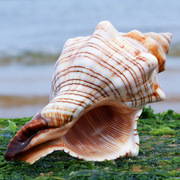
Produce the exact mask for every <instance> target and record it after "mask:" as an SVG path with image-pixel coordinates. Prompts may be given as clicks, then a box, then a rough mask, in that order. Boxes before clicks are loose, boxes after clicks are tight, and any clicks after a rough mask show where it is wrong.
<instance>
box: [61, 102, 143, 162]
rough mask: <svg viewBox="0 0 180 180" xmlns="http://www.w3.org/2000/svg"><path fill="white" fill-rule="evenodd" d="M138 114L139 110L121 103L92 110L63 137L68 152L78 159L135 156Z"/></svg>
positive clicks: (137, 140) (137, 141) (136, 152)
mask: <svg viewBox="0 0 180 180" xmlns="http://www.w3.org/2000/svg"><path fill="white" fill-rule="evenodd" d="M140 113H141V109H132V108H128V107H124V105H120V104H118V105H117V104H116V105H114V104H113V105H101V106H98V107H95V108H93V109H91V110H90V111H88V112H86V113H85V114H84V115H82V116H81V117H80V118H79V119H78V120H77V122H76V123H75V124H74V126H73V127H72V128H71V129H70V130H69V132H68V133H67V134H66V135H65V136H64V142H66V144H67V145H68V152H69V153H70V154H71V155H73V156H75V157H78V158H82V159H85V160H96V161H102V160H104V159H115V158H117V157H120V156H121V157H123V156H132V155H137V154H138V149H139V147H138V145H139V144H138V143H139V138H138V135H137V131H136V125H137V119H138V118H139V114H140ZM137 114H138V115H137Z"/></svg>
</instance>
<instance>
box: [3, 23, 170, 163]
mask: <svg viewBox="0 0 180 180" xmlns="http://www.w3.org/2000/svg"><path fill="white" fill-rule="evenodd" d="M171 37H172V36H171V34H170V33H146V34H143V33H141V32H139V31H136V30H135V31H131V32H129V33H127V34H126V33H119V32H118V31H117V30H116V29H115V28H114V27H113V26H112V25H111V24H110V23H109V22H107V21H103V22H101V23H99V25H98V26H97V28H96V29H95V31H94V33H93V34H92V35H91V36H88V37H78V38H74V39H69V40H68V41H67V42H66V44H65V46H64V49H63V52H62V54H61V56H60V57H59V59H58V61H57V62H56V65H55V69H54V74H53V80H52V95H51V101H50V102H49V104H48V105H47V106H46V107H44V108H43V109H42V110H41V111H40V112H38V113H37V115H35V116H34V118H33V119H32V120H31V121H30V122H29V123H27V124H26V125H25V126H24V127H22V128H21V130H20V131H19V132H18V133H17V134H16V135H15V137H14V138H13V139H12V140H11V142H10V144H9V145H8V149H7V151H6V154H5V159H7V160H24V161H26V162H29V163H34V162H35V161H36V160H38V159H39V158H41V157H43V156H45V155H47V154H49V153H51V152H53V151H55V150H64V151H65V152H67V153H69V154H71V155H72V156H74V157H77V158H81V159H84V160H93V161H103V160H105V159H107V160H110V159H116V158H119V157H125V156H136V155H138V151H139V137H138V134H137V130H136V129H137V121H138V118H139V116H140V114H141V111H142V107H143V106H144V105H145V104H147V103H151V102H157V101H161V100H163V99H164V98H165V94H164V92H163V90H162V89H161V87H160V85H159V83H158V79H157V74H158V72H161V71H163V70H164V67H165V60H166V54H167V53H168V50H169V45H170V41H171Z"/></svg>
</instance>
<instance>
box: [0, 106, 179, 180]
mask: <svg viewBox="0 0 180 180" xmlns="http://www.w3.org/2000/svg"><path fill="white" fill-rule="evenodd" d="M30 119H31V117H30V118H16V119H0V169H1V171H0V180H1V179H5V180H6V179H8V180H9V179H13V180H14V179H15V180H16V179H17V180H21V179H22V180H24V179H25V180H29V179H35V180H49V179H54V180H63V179H65V180H76V179H78V180H79V179H89V180H97V179H98V180H99V179H119V180H121V179H123V180H124V179H125V180H126V179H128V180H129V179H139V180H148V179H149V180H151V179H178V178H179V177H180V146H179V144H180V139H179V137H180V114H178V113H175V112H174V111H172V110H169V111H167V112H164V113H161V114H160V113H158V114H154V112H153V109H151V107H148V108H145V107H144V108H143V112H142V115H141V117H140V119H139V121H138V133H139V136H140V151H139V155H138V156H137V157H129V158H123V159H116V160H112V161H107V160H105V161H103V162H91V161H90V162H86V161H82V160H79V159H76V158H74V157H71V156H70V155H68V154H66V153H64V152H62V151H56V152H53V153H51V154H49V155H47V156H46V157H44V158H41V159H40V160H38V161H37V162H36V163H34V164H32V165H30V164H27V163H25V162H8V161H6V160H4V153H5V151H6V148H7V145H8V143H9V141H10V140H11V138H12V137H13V136H14V134H15V133H16V132H17V131H18V130H19V129H20V127H21V126H22V125H24V124H25V123H26V122H28V121H29V120H30Z"/></svg>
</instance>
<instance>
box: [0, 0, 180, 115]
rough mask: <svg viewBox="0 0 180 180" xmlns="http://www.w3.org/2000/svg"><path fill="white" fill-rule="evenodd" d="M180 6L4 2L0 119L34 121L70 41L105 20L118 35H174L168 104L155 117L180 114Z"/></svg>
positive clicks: (158, 106)
mask: <svg viewBox="0 0 180 180" xmlns="http://www.w3.org/2000/svg"><path fill="white" fill-rule="evenodd" d="M179 19H180V1H179V0H171V1H169V0H146V1H144V0H124V1H123V0H91V1H89V0H51V1H48V0H31V1H27V0H0V118H2V117H6V118H14V117H23V116H33V115H34V114H35V113H36V112H37V111H39V110H40V109H41V108H42V107H43V106H45V105H46V104H47V103H48V100H49V98H48V96H49V94H50V88H51V76H52V73H53V67H54V63H55V62H56V60H57V58H58V56H59V55H60V53H61V51H62V48H63V45H64V43H65V41H66V40H67V39H69V38H73V37H77V36H87V35H90V34H92V33H93V31H94V29H95V28H96V26H97V24H98V23H99V22H100V21H102V20H108V21H110V22H111V23H112V24H113V25H114V26H115V27H116V28H117V29H118V30H119V31H121V32H129V31H131V30H133V29H137V30H139V31H141V32H151V31H153V32H171V33H172V34H173V39H172V44H171V50H170V53H169V55H168V56H167V68H166V71H165V72H163V73H160V74H159V81H160V84H161V85H162V88H163V89H164V91H165V93H166V96H167V100H165V101H163V102H160V103H155V104H152V107H153V108H154V110H155V112H163V111H167V110H168V109H173V110H175V111H176V112H179V113H180V20H179Z"/></svg>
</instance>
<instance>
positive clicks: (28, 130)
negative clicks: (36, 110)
mask: <svg viewBox="0 0 180 180" xmlns="http://www.w3.org/2000/svg"><path fill="white" fill-rule="evenodd" d="M32 124H33V128H32ZM47 128H48V123H47V121H46V120H45V119H43V118H42V117H41V115H40V114H37V115H36V116H35V117H34V118H32V120H31V121H30V123H28V124H26V125H25V126H23V127H22V128H21V129H20V131H19V132H18V133H17V134H16V135H15V136H14V138H13V139H12V140H11V142H10V143H9V145H8V148H7V150H6V153H5V155H4V159H5V160H8V161H13V160H15V156H17V155H18V154H20V153H21V152H23V151H24V150H25V149H26V148H27V146H28V145H29V142H30V141H31V140H32V138H33V137H34V136H36V134H37V133H39V131H41V130H43V129H47Z"/></svg>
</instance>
